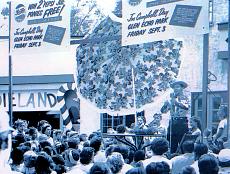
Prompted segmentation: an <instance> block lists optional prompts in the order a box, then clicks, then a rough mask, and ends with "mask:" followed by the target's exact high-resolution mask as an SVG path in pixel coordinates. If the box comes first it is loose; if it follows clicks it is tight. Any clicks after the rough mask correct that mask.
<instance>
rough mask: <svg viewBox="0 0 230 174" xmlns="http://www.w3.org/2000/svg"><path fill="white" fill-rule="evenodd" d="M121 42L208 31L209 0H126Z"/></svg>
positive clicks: (160, 38) (142, 41)
mask: <svg viewBox="0 0 230 174" xmlns="http://www.w3.org/2000/svg"><path fill="white" fill-rule="evenodd" d="M122 16H123V22H122V45H123V46H125V45H131V44H140V43H146V42H153V41H158V40H164V39H172V38H175V37H183V36H185V35H188V34H205V33H208V32H209V18H208V0H123V1H122Z"/></svg>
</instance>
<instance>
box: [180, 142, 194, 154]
mask: <svg viewBox="0 0 230 174" xmlns="http://www.w3.org/2000/svg"><path fill="white" fill-rule="evenodd" d="M182 149H183V152H184V153H192V152H193V150H194V142H193V141H189V140H187V141H184V142H183V144H182Z"/></svg>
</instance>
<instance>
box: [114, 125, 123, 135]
mask: <svg viewBox="0 0 230 174" xmlns="http://www.w3.org/2000/svg"><path fill="white" fill-rule="evenodd" d="M116 131H117V133H120V134H123V133H125V126H124V125H123V124H120V125H118V126H117V128H116Z"/></svg>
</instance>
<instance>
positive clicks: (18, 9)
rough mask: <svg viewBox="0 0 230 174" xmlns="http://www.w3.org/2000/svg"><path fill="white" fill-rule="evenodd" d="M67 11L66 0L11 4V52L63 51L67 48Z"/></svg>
mask: <svg viewBox="0 0 230 174" xmlns="http://www.w3.org/2000/svg"><path fill="white" fill-rule="evenodd" d="M69 26H70V8H69V6H68V4H67V1H66V0H20V1H13V2H12V8H11V50H12V52H13V53H22V54H28V53H34V52H41V51H42V52H46V51H52V52H55V51H65V49H67V48H68V47H69V45H70V31H69V28H70V27H69Z"/></svg>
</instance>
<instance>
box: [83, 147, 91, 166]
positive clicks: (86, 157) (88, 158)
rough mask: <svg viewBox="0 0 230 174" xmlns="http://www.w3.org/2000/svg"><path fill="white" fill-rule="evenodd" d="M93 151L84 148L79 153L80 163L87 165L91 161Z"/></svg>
mask: <svg viewBox="0 0 230 174" xmlns="http://www.w3.org/2000/svg"><path fill="white" fill-rule="evenodd" d="M93 156H94V149H93V148H92V147H84V148H83V149H82V151H81V153H80V162H81V163H82V164H89V163H90V162H91V161H92V160H93Z"/></svg>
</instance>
